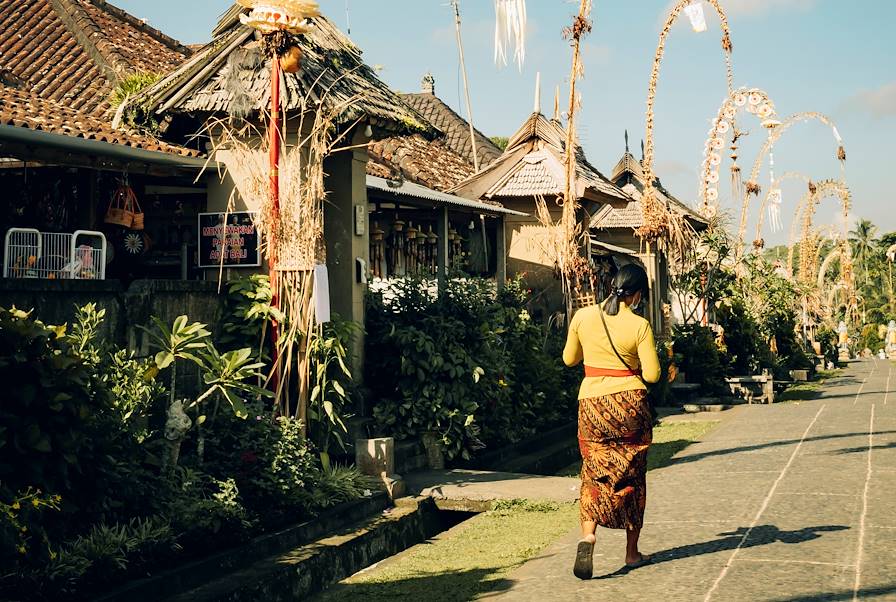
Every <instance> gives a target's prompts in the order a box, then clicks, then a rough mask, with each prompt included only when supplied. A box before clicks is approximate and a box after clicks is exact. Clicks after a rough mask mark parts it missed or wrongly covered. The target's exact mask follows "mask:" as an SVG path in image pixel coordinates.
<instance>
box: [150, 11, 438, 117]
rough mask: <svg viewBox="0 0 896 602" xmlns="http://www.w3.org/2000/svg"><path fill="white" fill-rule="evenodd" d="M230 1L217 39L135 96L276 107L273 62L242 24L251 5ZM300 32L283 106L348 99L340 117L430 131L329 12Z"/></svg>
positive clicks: (183, 106) (158, 105)
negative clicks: (296, 67) (297, 62)
mask: <svg viewBox="0 0 896 602" xmlns="http://www.w3.org/2000/svg"><path fill="white" fill-rule="evenodd" d="M245 10H247V9H244V8H242V7H240V6H239V5H234V6H233V7H231V8H230V9H229V10H228V11H227V12H226V13H225V14H224V15H223V16H222V18H221V21H220V22H219V24H218V26H217V27H216V28H215V30H214V32H213V35H214V38H213V39H212V41H211V42H210V43H209V44H207V45H206V46H205V47H204V48H202V49H200V50H198V51H197V52H196V54H195V55H194V56H193V57H192V58H191V59H190V60H188V61H186V62H185V63H184V64H183V65H181V66H180V67H179V68H178V69H176V70H175V71H173V72H171V73H170V74H168V75H167V76H166V77H164V78H163V79H162V80H160V81H159V82H158V83H157V84H155V85H154V86H152V87H151V88H149V89H148V90H146V91H145V92H144V93H143V94H141V95H140V96H138V97H137V98H135V99H134V101H133V104H137V105H140V106H142V107H145V108H148V109H149V110H151V111H154V112H156V113H200V114H218V115H222V116H223V115H225V114H229V115H236V116H240V117H245V116H248V115H250V114H252V113H254V112H256V111H266V110H268V107H269V106H270V88H271V76H270V74H271V68H270V60H268V59H266V58H265V57H264V56H263V54H262V51H261V47H260V43H259V41H258V40H257V39H256V34H255V31H254V30H252V29H250V28H249V27H246V26H244V25H242V24H241V23H240V22H239V15H240V13H241V12H243V11H245ZM312 21H313V24H314V25H313V27H312V29H311V31H309V32H308V33H306V34H302V35H300V36H297V40H298V46H300V48H301V49H302V54H303V56H302V69H301V70H300V71H299V72H298V73H296V74H284V75H283V82H284V83H285V86H284V87H283V88H282V90H281V106H282V108H283V109H285V110H289V111H293V110H301V109H303V108H304V107H303V104H302V103H303V101H304V99H305V98H306V97H308V98H310V99H311V101H312V102H317V103H320V104H321V105H323V108H324V109H325V110H330V109H333V108H336V107H340V106H342V105H345V104H347V105H348V108H347V109H346V110H345V111H344V112H343V113H342V115H341V119H340V121H341V122H343V123H346V122H353V121H355V120H356V119H359V118H362V117H368V118H370V119H371V121H372V122H373V124H374V125H379V126H381V127H385V128H387V129H390V130H406V131H423V132H431V131H432V128H431V126H430V125H429V124H428V123H427V122H426V120H425V119H423V118H422V117H421V116H420V115H419V114H418V113H417V112H416V111H414V109H412V108H411V107H410V106H408V105H407V104H406V103H405V102H404V101H403V100H402V99H401V98H400V97H399V96H398V95H397V94H396V93H395V92H393V91H392V90H390V89H389V87H388V86H386V84H385V83H383V82H382V81H381V80H380V79H379V78H378V77H377V75H376V73H374V71H373V69H372V68H371V67H369V66H368V65H366V64H365V63H364V61H363V60H362V58H361V51H360V50H359V49H358V48H357V47H356V46H355V45H354V44H353V43H352V42H351V40H349V38H348V37H346V36H345V35H344V34H343V33H342V32H341V31H339V29H337V28H336V27H335V26H334V25H333V24H332V23H331V22H330V21H329V20H328V19H327V18H326V17H323V16H322V17H317V18H314V19H312Z"/></svg>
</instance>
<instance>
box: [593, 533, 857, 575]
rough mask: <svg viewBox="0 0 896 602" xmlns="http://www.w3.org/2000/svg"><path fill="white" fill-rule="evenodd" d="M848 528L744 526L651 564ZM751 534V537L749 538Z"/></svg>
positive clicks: (791, 541) (668, 553)
mask: <svg viewBox="0 0 896 602" xmlns="http://www.w3.org/2000/svg"><path fill="white" fill-rule="evenodd" d="M845 529H849V527H848V526H846V525H823V526H819V527H806V528H804V529H797V530H794V531H782V530H781V529H779V528H778V527H776V526H774V525H759V526H758V527H754V528H753V529H752V530H750V529H748V528H747V527H740V528H739V529H737V530H736V531H730V532H727V533H719V537H720V539H714V540H712V541H702V542H699V543H692V544H688V545H685V546H678V547H676V548H670V549H668V550H663V551H661V552H654V553H653V555H652V558H653V562H652V563H651V564H660V563H663V562H671V561H673V560H682V559H684V558H691V557H693V556H702V555H704V554H715V553H717V552H724V551H726V550H734V549H736V548H737V547H738V546H740V547H741V548H755V547H758V546H765V545H769V544H773V543H775V542H781V543H786V544H798V543H803V542H807V541H812V540H813V539H818V538H819V537H821V536H822V534H823V533H830V532H833V531H843V530H845ZM748 532H749V535H747V533H748ZM744 536H747V537H746V540H744ZM741 542H743V543H741ZM628 572H629V569H628V568H627V567H622V568H621V569H619V570H617V571H615V572H613V573H610V574H608V575H604V576H602V577H598V579H611V578H614V577H620V576H622V575H625V574H627V573H628Z"/></svg>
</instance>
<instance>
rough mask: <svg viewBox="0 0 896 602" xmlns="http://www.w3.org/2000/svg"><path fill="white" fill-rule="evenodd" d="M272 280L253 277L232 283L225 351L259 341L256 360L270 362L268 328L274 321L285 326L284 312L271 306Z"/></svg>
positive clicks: (229, 292) (223, 338)
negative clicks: (267, 351) (267, 346)
mask: <svg viewBox="0 0 896 602" xmlns="http://www.w3.org/2000/svg"><path fill="white" fill-rule="evenodd" d="M271 300H272V292H271V282H270V279H269V278H268V277H267V276H266V275H264V274H253V275H252V276H249V277H248V278H238V279H235V280H231V281H230V282H229V283H228V294H227V297H226V298H225V311H224V315H225V316H227V319H226V320H225V321H224V324H223V334H222V336H221V341H220V346H221V348H222V349H228V350H229V349H237V348H241V347H243V346H244V345H245V343H246V341H258V351H257V353H256V358H257V360H258V361H267V359H268V357H267V353H266V350H265V349H266V348H265V342H266V340H267V333H268V325H269V323H270V322H271V321H272V320H276V321H277V322H280V323H282V322H283V321H284V319H285V316H284V314H283V312H281V311H280V310H279V309H278V308H276V307H274V306H273V305H271Z"/></svg>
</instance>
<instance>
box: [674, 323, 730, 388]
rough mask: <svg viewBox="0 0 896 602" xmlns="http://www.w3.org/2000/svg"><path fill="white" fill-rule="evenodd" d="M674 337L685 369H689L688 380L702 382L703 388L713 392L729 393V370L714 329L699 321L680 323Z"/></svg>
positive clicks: (686, 370)
mask: <svg viewBox="0 0 896 602" xmlns="http://www.w3.org/2000/svg"><path fill="white" fill-rule="evenodd" d="M673 339H674V348H675V352H676V353H677V354H680V356H681V366H680V367H681V370H682V371H684V372H685V373H686V375H687V379H688V382H691V383H697V384H699V385H700V387H701V389H702V390H703V392H704V393H707V394H710V395H712V394H721V393H725V392H726V391H727V385H726V384H725V381H724V380H723V376H724V374H725V372H724V369H723V367H722V358H721V354H720V352H719V348H718V346H717V345H716V340H715V336H714V334H713V332H712V330H710V329H709V328H707V327H705V326H699V325H688V326H684V325H682V326H677V327H676V328H675V330H674V333H673Z"/></svg>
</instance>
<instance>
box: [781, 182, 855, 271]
mask: <svg viewBox="0 0 896 602" xmlns="http://www.w3.org/2000/svg"><path fill="white" fill-rule="evenodd" d="M834 195H836V196H837V197H838V198H839V199H840V207H841V210H842V215H843V234H844V239H845V238H846V221H847V219H848V216H849V211H850V209H851V207H852V195H851V194H850V191H849V187H848V186H847V185H846V183H845V182H843V180H822V181H820V182H818V183H812V182H810V183H809V191H808V192H807V193H806V195H805V196H804V197H803V198H802V199H801V200H800V204H799V208H798V210H797V211H798V213H799V212H801V213H802V234H801V236H800V241H799V245H800V268H801V269H802V268H803V267H804V264H806V265H807V266H808V263H807V262H809V261H811V257H812V256H813V255H814V252H815V248H814V246H812V239H813V237H814V235H813V230H812V224H813V220H814V219H815V211H816V210H817V209H818V205H819V203H820V202H821V200H822V199H823V198H825V197H828V196H834ZM796 221H797V220H796V219H795V220H794V225H795V224H796ZM794 225H792V226H791V240H790V245H789V247H790V248H789V250H788V257H787V267H788V270H790V272H791V273H793V255H794V250H795V247H796V240H795V239H794V233H795V228H794V227H793V226H794ZM813 271H814V270H813Z"/></svg>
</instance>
